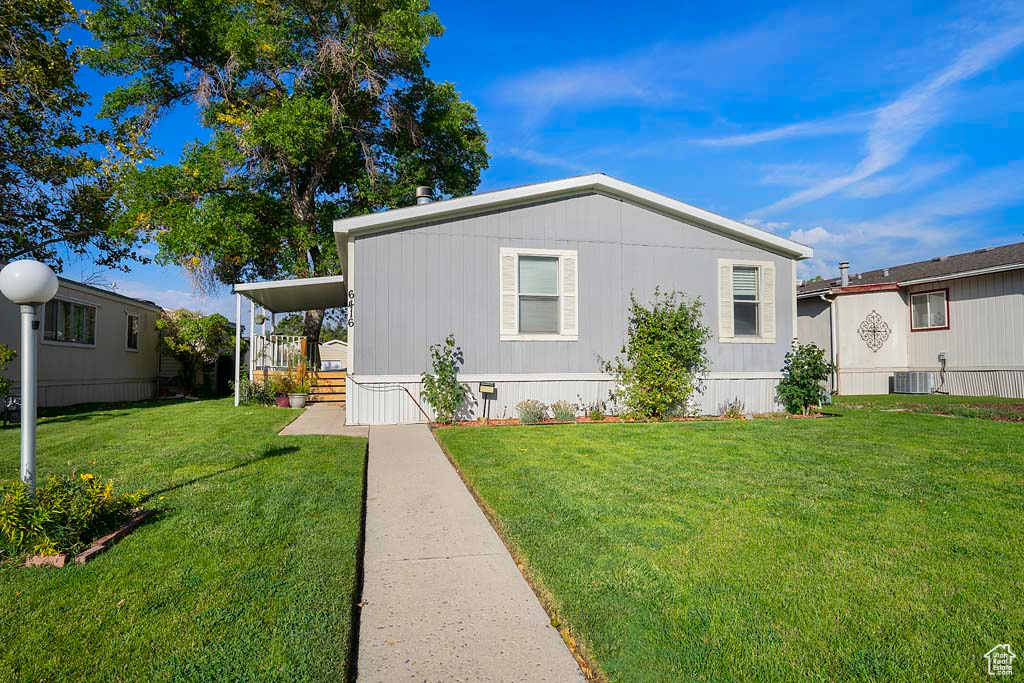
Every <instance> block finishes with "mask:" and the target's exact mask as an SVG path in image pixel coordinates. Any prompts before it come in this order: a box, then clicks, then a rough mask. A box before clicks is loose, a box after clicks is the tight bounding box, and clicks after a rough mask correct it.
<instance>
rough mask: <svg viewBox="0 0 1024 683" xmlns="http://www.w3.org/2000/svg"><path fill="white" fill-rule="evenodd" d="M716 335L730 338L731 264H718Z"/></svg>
mask: <svg viewBox="0 0 1024 683" xmlns="http://www.w3.org/2000/svg"><path fill="white" fill-rule="evenodd" d="M718 336H719V337H720V338H723V339H731V338H732V337H733V336H734V334H733V322H732V264H731V263H721V262H720V263H719V264H718Z"/></svg>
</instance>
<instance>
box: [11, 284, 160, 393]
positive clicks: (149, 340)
mask: <svg viewBox="0 0 1024 683" xmlns="http://www.w3.org/2000/svg"><path fill="white" fill-rule="evenodd" d="M56 298H58V299H67V300H71V301H76V302H79V303H84V304H88V305H93V306H96V345H95V346H93V347H85V346H74V345H68V344H59V343H52V342H42V343H40V344H39V347H38V361H39V370H38V373H39V374H38V377H39V405H42V406H60V405H71V404H75V403H92V402H111V401H134V400H140V399H146V398H152V397H154V396H155V395H156V377H157V374H158V371H159V365H160V354H159V350H158V348H159V347H158V338H157V332H156V321H157V317H158V316H159V309H157V308H155V307H150V306H147V305H145V304H143V303H141V302H134V301H132V300H131V299H126V298H122V297H120V296H117V295H116V294H112V293H107V292H103V291H100V290H96V289H94V288H91V287H85V286H80V285H76V284H75V283H72V282H67V281H64V280H62V281H61V284H60V289H58V290H57V296H56ZM126 313H131V314H132V315H137V316H139V349H138V351H128V350H126V349H125V341H126V334H125V314H126ZM40 327H42V323H41V324H40ZM20 328H21V323H20V313H19V309H18V307H17V306H16V305H14V304H12V303H11V302H9V301H8V300H7V299H4V298H2V297H0V344H6V345H7V346H10V347H11V348H13V349H15V350H17V349H19V348H20V346H21V336H20V335H21V333H20ZM39 338H40V339H42V330H40V336H39ZM4 374H5V376H7V377H8V378H9V379H11V380H13V381H14V385H15V386H14V392H15V393H19V392H20V387H19V380H20V377H21V366H20V363H19V361H18V360H17V359H15V360H14V362H12V363H11V364H10V365H9V366H8V368H7V371H6V372H5V373H4Z"/></svg>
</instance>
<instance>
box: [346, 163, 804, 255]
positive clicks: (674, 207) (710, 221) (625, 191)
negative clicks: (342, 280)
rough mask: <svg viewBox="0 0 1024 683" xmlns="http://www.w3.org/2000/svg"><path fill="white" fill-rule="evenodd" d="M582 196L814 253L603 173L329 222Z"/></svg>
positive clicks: (379, 225) (355, 227)
mask: <svg viewBox="0 0 1024 683" xmlns="http://www.w3.org/2000/svg"><path fill="white" fill-rule="evenodd" d="M583 192H602V193H605V194H608V195H611V196H613V197H618V198H621V199H627V200H629V201H632V202H634V203H636V204H639V205H641V206H645V207H647V208H651V209H655V210H657V211H660V212H662V213H666V214H668V215H669V216H672V217H674V218H680V219H683V220H686V221H688V222H693V223H696V224H698V225H700V226H702V227H704V228H708V229H711V230H713V231H715V232H720V233H724V234H726V235H728V236H731V237H734V238H738V239H741V240H744V241H747V242H750V243H753V244H755V245H758V246H761V247H764V248H766V249H769V250H771V251H774V252H777V253H780V254H782V255H785V256H789V257H795V258H798V259H804V258H810V257H812V256H813V255H814V250H813V249H812V248H811V247H808V246H805V245H803V244H798V243H796V242H793V241H792V240H787V239H785V238H782V237H779V236H778V235H773V234H772V233H770V232H766V231H764V230H758V229H757V228H753V227H751V226H749V225H745V224H743V223H740V222H739V221H735V220H732V219H731V218H726V217H724V216H719V215H718V214H714V213H711V212H710V211H706V210H704V209H701V208H698V207H696V206H692V205H690V204H686V203H684V202H681V201H679V200H676V199H672V198H670V197H666V196H665V195H661V194H658V193H656V192H651V191H650V190H645V189H643V188H642V187H638V186H636V185H632V184H630V183H627V182H623V181H621V180H618V179H616V178H612V177H610V176H607V175H604V174H603V173H593V174H590V175H583V176H577V177H575V178H564V179H562V180H553V181H550V182H546V183H537V184H534V185H524V186H522V187H514V188H510V189H507V190H498V191H495V192H484V193H480V194H475V195H470V196H468V197H459V198H457V199H447V200H443V201H437V202H431V203H429V204H418V205H415V206H407V207H404V208H401V209H392V210H390V211H382V212H379V213H372V214H367V215H365V216H354V217H352V218H339V219H337V220H335V221H334V232H335V235H336V236H337V235H338V234H339V233H340V234H348V235H352V234H359V233H365V232H374V231H378V230H386V229H390V228H397V227H404V226H409V225H413V224H421V223H426V222H430V221H437V220H446V219H452V218H455V217H457V216H463V215H466V214H470V213H479V212H481V211H486V210H494V209H498V208H503V207H509V206H513V205H518V204H524V203H526V202H530V201H540V200H544V199H553V198H557V197H563V196H570V195H573V194H579V193H583Z"/></svg>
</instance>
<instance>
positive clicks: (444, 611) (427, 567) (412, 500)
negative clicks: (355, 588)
mask: <svg viewBox="0 0 1024 683" xmlns="http://www.w3.org/2000/svg"><path fill="white" fill-rule="evenodd" d="M363 577H364V578H363V607H362V610H361V617H360V623H359V659H358V669H359V681H360V683H374V682H377V681H380V682H382V683H383V682H387V683H392V682H394V681H429V682H431V683H433V682H435V681H474V682H475V681H574V682H582V681H584V680H585V679H584V678H583V674H582V673H581V672H580V669H579V667H578V666H577V664H576V660H575V659H573V656H572V655H571V654H570V653H569V650H568V649H567V648H566V646H565V643H563V642H562V638H561V636H560V635H559V634H558V632H557V631H556V630H555V629H554V628H552V627H551V625H550V622H549V619H548V616H547V614H546V613H545V612H544V609H543V608H542V607H541V606H540V603H539V602H538V601H537V597H536V596H535V595H534V594H533V591H532V590H531V589H530V587H529V586H528V585H527V583H526V581H525V580H524V579H523V577H522V575H521V574H520V573H519V570H518V568H517V567H516V565H515V563H514V562H513V561H512V557H511V555H509V553H508V550H507V549H506V548H505V546H504V544H503V543H502V542H501V540H500V539H499V538H498V535H497V534H496V533H495V532H494V529H492V528H491V525H490V523H489V522H488V521H487V518H486V517H484V514H483V513H482V512H481V511H480V508H479V507H477V504H476V501H474V500H473V497H472V496H471V495H470V493H469V491H468V490H466V487H465V486H464V485H463V484H462V480H461V479H460V478H459V476H458V474H457V473H456V472H455V470H454V469H453V468H452V466H451V464H450V463H449V462H448V460H447V458H445V456H444V454H443V453H442V452H441V449H440V448H439V447H438V445H437V443H436V442H435V441H434V438H433V436H432V435H431V434H430V431H429V430H428V429H427V427H426V426H425V425H402V426H387V427H371V428H370V456H369V468H368V471H367V498H366V549H365V554H364V565H363Z"/></svg>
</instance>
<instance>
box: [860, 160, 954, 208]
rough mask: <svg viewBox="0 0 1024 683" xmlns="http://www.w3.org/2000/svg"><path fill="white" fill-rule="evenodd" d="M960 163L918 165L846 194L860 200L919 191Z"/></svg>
mask: <svg viewBox="0 0 1024 683" xmlns="http://www.w3.org/2000/svg"><path fill="white" fill-rule="evenodd" d="M959 163H960V160H959V159H950V160H947V161H939V162H935V163H933V164H918V165H917V166H914V167H912V168H910V169H908V170H907V171H904V172H902V173H890V174H887V175H882V176H877V177H874V178H868V179H867V180H863V181H861V182H859V183H856V184H854V185H853V186H851V187H849V188H847V189H846V191H845V194H846V195H847V196H848V197H856V198H858V199H874V198H876V197H882V196H885V195H889V194H898V193H901V192H910V191H912V190H918V189H920V188H922V187H925V186H927V185H928V184H929V183H931V182H932V181H933V180H935V179H937V178H939V177H940V176H943V175H945V174H947V173H949V172H950V171H952V170H953V169H954V168H956V166H957V165H958V164H959Z"/></svg>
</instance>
